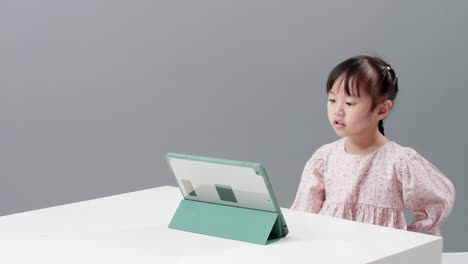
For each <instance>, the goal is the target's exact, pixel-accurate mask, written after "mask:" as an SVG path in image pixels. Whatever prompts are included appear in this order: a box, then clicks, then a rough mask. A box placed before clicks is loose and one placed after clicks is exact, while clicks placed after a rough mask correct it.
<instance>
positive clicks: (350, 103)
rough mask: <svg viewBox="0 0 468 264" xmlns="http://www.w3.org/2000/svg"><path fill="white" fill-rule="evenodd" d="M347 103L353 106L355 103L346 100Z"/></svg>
mask: <svg viewBox="0 0 468 264" xmlns="http://www.w3.org/2000/svg"><path fill="white" fill-rule="evenodd" d="M346 104H347V105H349V106H353V105H354V103H352V102H346Z"/></svg>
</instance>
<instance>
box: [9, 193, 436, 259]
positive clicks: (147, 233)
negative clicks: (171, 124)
mask: <svg viewBox="0 0 468 264" xmlns="http://www.w3.org/2000/svg"><path fill="white" fill-rule="evenodd" d="M181 199H182V196H181V194H180V192H179V190H178V189H177V188H175V187H170V186H164V187H159V188H154V189H148V190H144V191H138V192H132V193H126V194H122V195H116V196H110V197H105V198H101V199H95V200H90V201H84V202H79V203H73V204H68V205H63V206H57V207H52V208H47V209H41V210H36V211H30V212H25V213H20V214H14V215H8V216H3V217H0V252H1V253H0V262H1V263H61V264H62V263H139V264H141V263H151V264H154V263H217V264H218V263H223V264H224V263H236V264H238V263H254V262H255V263H269V264H270V263H282V264H284V263H290V261H301V262H303V261H305V262H310V263H426V264H431V263H441V259H442V254H441V253H442V238H440V237H436V236H429V235H424V234H419V233H414V232H407V231H402V230H396V229H391V228H385V227H380V226H374V225H369V224H363V223H358V222H353V221H347V220H342V219H338V218H331V217H325V216H319V215H315V214H309V213H304V212H297V211H292V210H288V209H282V210H283V214H284V216H285V218H286V222H287V224H288V226H289V230H290V233H289V235H288V236H287V237H286V238H284V239H282V240H280V241H278V242H275V243H273V244H270V245H267V246H262V245H257V244H251V243H246V242H240V241H234V240H229V239H222V238H216V237H210V236H205V235H199V234H195V233H190V232H183V231H178V230H172V229H169V228H167V226H168V224H169V222H170V220H171V218H172V215H173V213H174V212H175V210H176V208H177V206H178V204H179V202H180V200H181Z"/></svg>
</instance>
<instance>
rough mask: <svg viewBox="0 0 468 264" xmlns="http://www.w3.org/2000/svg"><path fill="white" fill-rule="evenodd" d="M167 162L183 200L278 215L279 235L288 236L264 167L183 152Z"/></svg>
mask: <svg viewBox="0 0 468 264" xmlns="http://www.w3.org/2000/svg"><path fill="white" fill-rule="evenodd" d="M166 159H167V162H168V163H169V167H170V168H171V170H172V172H173V174H174V176H175V178H176V180H177V183H178V185H179V188H180V190H181V192H182V195H183V196H184V199H186V200H194V201H200V202H207V203H215V204H222V205H227V206H235V207H242V208H248V209H255V210H261V211H269V212H275V213H278V214H279V217H278V221H279V222H280V223H278V226H280V227H281V228H280V229H281V231H280V232H281V233H282V234H280V236H285V235H286V234H287V233H288V228H287V226H286V222H285V221H284V217H283V215H282V213H281V209H280V207H279V205H278V201H277V199H276V197H275V195H274V192H273V189H272V187H271V184H270V181H269V179H268V175H267V172H266V170H265V168H264V167H263V166H262V165H261V164H259V163H253V162H245V161H235V160H226V159H219V158H209V157H202V156H193V155H187V154H180V153H167V154H166Z"/></svg>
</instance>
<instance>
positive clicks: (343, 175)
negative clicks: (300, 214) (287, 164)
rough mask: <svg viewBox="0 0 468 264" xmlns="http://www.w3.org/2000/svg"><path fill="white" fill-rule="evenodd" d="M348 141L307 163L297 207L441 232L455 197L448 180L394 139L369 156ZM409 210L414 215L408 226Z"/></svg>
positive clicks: (324, 150) (323, 150)
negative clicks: (406, 214) (354, 150)
mask: <svg viewBox="0 0 468 264" xmlns="http://www.w3.org/2000/svg"><path fill="white" fill-rule="evenodd" d="M344 142H345V138H342V139H340V140H337V141H335V142H333V143H330V144H327V145H324V146H322V147H321V148H319V149H318V150H317V151H316V152H315V153H314V154H313V156H312V157H311V158H310V160H309V161H308V162H307V163H306V165H305V168H304V172H303V174H302V178H301V182H300V185H299V189H298V191H297V195H296V199H295V201H294V204H293V205H292V209H295V210H302V211H306V212H311V213H318V214H321V215H327V216H333V217H339V218H344V219H348V220H354V221H359V222H364V223H370V224H375V225H382V226H388V227H393V228H399V229H407V230H410V231H416V232H421V233H426V234H432V235H440V230H439V226H440V225H441V224H442V223H443V222H444V221H445V219H446V218H447V217H448V215H449V213H450V211H451V210H452V207H453V203H454V199H455V188H454V187H453V184H452V183H451V182H450V180H449V179H447V178H446V177H445V176H444V175H443V174H442V173H441V172H440V171H439V170H438V169H437V168H436V167H435V166H434V165H432V164H431V163H430V162H429V161H428V160H426V159H425V158H424V157H422V156H421V155H420V154H418V153H417V152H416V151H415V150H413V149H411V148H409V147H402V146H400V145H398V144H397V143H395V142H393V141H390V142H388V143H386V144H385V145H383V146H382V147H380V148H379V149H378V150H377V151H375V152H373V153H370V154H365V155H354V154H349V153H347V152H346V151H345V146H344ZM405 208H407V209H409V210H411V211H413V212H414V213H415V217H414V220H413V222H412V223H411V224H410V225H408V226H407V224H406V221H405V217H404V214H403V211H404V209H405Z"/></svg>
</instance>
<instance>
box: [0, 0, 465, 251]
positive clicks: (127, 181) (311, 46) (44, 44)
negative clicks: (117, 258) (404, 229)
mask: <svg viewBox="0 0 468 264" xmlns="http://www.w3.org/2000/svg"><path fill="white" fill-rule="evenodd" d="M350 2H352V3H350ZM466 10H468V2H466V1H391V2H390V1H386V2H383V1H367V2H356V1H328V0H327V1H325V0H321V1H267V0H261V1H252V0H249V1H149V0H147V1H142V0H140V1H130V0H118V1H110V0H100V1H94V0H84V1H72V0H68V1H63V0H60V1H59V0H56V1H54V0H43V1H33V0H29V1H28V0H11V1H8V0H7V1H1V2H0V89H1V90H0V91H1V93H0V118H1V119H0V122H1V123H0V128H1V130H0V133H1V134H0V136H1V137H0V143H1V145H0V155H1V156H0V214H1V215H5V214H12V213H16V212H22V211H27V210H32V209H38V208H43V207H49V206H54V205H60V204H65V203H70V202H75V201H81V200H87V199H92V198H97V197H104V196H108V195H112V194H119V193H124V192H130V191H136V190H142V189H147V188H152V187H156V186H161V185H175V181H174V179H173V178H172V175H170V172H169V170H168V168H167V166H166V164H165V161H164V158H163V156H164V153H165V152H166V151H173V152H183V153H190V154H197V155H206V156H216V157H223V158H230V159H241V160H249V161H257V162H262V163H263V164H264V165H265V166H266V167H267V169H268V171H269V173H270V176H271V181H272V184H273V186H274V189H275V191H276V194H277V196H278V199H279V200H280V203H281V206H284V207H289V206H290V205H291V203H292V201H293V199H294V196H295V192H296V189H297V186H298V183H299V180H300V175H301V172H302V169H303V166H304V164H305V162H306V161H307V159H308V158H309V157H310V156H311V155H312V153H313V152H314V151H315V150H316V149H317V148H318V147H320V146H321V145H323V144H325V143H328V142H331V141H334V140H336V139H337V138H336V136H335V135H334V132H333V130H332V128H331V127H330V126H329V124H328V122H327V119H326V94H325V88H324V85H325V80H326V77H327V74H328V72H329V71H330V70H331V68H332V67H334V66H335V65H336V64H337V63H339V62H340V61H342V60H344V59H346V58H348V57H350V56H353V55H356V54H362V53H365V54H371V55H380V56H382V57H383V58H385V59H387V60H388V61H389V62H390V63H391V64H392V65H393V67H394V68H395V69H396V72H397V74H398V76H399V80H400V89H401V92H400V94H399V96H398V98H397V101H396V102H395V108H394V110H393V112H392V113H391V115H390V117H389V118H388V119H387V121H386V122H385V128H386V131H387V135H388V136H389V138H390V139H391V140H394V141H396V142H398V143H399V144H401V145H406V146H410V147H413V148H414V149H416V150H417V151H418V152H419V153H421V154H422V155H423V156H425V157H426V158H428V159H429V160H430V161H432V162H433V163H434V164H435V165H436V166H438V167H439V169H440V170H442V171H443V172H444V173H445V174H446V175H447V176H448V177H449V178H450V179H451V180H452V181H453V182H454V184H455V186H456V188H457V190H458V192H457V201H456V205H455V208H454V210H453V213H452V214H451V216H450V218H449V219H448V221H447V222H446V224H445V225H444V226H443V228H442V231H443V234H444V237H445V248H444V250H445V251H468V228H466V227H465V223H468V213H467V212H468V205H467V204H468V203H465V202H464V201H466V200H467V199H468V195H467V194H466V192H465V190H464V188H465V187H467V186H468V185H467V183H468V178H467V177H466V175H465V171H466V169H465V168H466V164H467V159H466V155H465V152H466V149H467V140H466V135H467V133H468V126H467V123H468V119H467V117H466V116H467V115H466V110H467V109H466V100H467V98H468V90H467V88H466V77H467V75H468V66H467V61H468V52H467V51H466V47H468V34H467V33H468V22H467V15H466Z"/></svg>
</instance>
